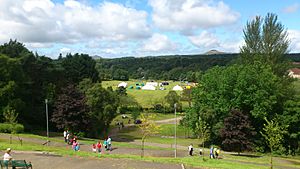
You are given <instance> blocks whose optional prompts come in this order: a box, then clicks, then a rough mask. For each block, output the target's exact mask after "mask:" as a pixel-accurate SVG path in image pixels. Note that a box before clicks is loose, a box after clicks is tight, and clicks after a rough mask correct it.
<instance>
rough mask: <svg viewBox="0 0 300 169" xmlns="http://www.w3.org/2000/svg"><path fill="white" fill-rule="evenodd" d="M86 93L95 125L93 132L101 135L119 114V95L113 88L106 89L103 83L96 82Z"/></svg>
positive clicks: (94, 134)
mask: <svg viewBox="0 0 300 169" xmlns="http://www.w3.org/2000/svg"><path fill="white" fill-rule="evenodd" d="M85 94H86V97H87V104H88V105H89V107H90V118H91V120H92V125H93V126H92V131H91V134H92V136H99V135H100V134H102V133H103V132H107V130H108V127H109V125H110V123H111V121H112V120H113V119H114V118H115V117H116V115H117V108H118V96H117V94H116V93H115V92H113V91H112V90H109V89H104V88H103V87H102V86H101V83H95V84H94V85H93V86H92V87H91V88H89V89H88V90H87V91H86V93H85Z"/></svg>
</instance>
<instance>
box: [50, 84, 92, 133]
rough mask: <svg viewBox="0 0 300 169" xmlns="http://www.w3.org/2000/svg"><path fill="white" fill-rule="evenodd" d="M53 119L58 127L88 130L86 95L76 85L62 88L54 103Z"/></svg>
mask: <svg viewBox="0 0 300 169" xmlns="http://www.w3.org/2000/svg"><path fill="white" fill-rule="evenodd" d="M51 121H52V122H53V123H55V125H56V127H57V128H58V129H65V128H68V129H70V130H71V131H73V132H80V131H86V130H87V129H88V125H89V122H90V121H89V116H88V107H87V105H86V99H85V97H84V95H83V94H82V93H81V92H79V91H78V90H77V89H76V87H75V86H74V85H69V86H66V87H65V88H63V89H62V92H61V94H59V95H58V98H57V100H56V101H55V103H54V112H53V114H52V117H51Z"/></svg>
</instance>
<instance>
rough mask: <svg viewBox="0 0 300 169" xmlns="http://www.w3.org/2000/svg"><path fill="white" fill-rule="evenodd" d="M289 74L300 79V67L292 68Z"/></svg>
mask: <svg viewBox="0 0 300 169" xmlns="http://www.w3.org/2000/svg"><path fill="white" fill-rule="evenodd" d="M289 76H290V77H292V78H297V79H300V69H299V68H293V69H290V70H289Z"/></svg>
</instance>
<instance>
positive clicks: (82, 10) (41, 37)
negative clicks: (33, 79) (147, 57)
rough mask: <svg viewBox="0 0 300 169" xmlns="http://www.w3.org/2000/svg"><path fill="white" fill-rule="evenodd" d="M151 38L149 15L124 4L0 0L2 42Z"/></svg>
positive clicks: (60, 41) (70, 0)
mask: <svg viewBox="0 0 300 169" xmlns="http://www.w3.org/2000/svg"><path fill="white" fill-rule="evenodd" d="M150 35H151V32H150V28H149V25H148V23H147V13H146V12H145V11H139V10H136V9H133V8H128V7H125V6H124V5H121V4H116V3H110V2H103V3H100V4H98V5H96V6H88V5H86V4H84V3H81V2H79V1H74V0H66V1H64V3H63V4H59V3H53V2H52V1H51V0H14V1H11V0H1V1H0V39H1V40H2V41H4V42H5V41H8V39H10V38H11V39H18V40H20V41H22V42H28V43H45V42H46V43H49V42H55V43H75V42H84V41H87V40H90V39H105V40H130V39H144V38H147V37H149V36H150ZM1 40H0V41H1ZM2 41H1V42H2Z"/></svg>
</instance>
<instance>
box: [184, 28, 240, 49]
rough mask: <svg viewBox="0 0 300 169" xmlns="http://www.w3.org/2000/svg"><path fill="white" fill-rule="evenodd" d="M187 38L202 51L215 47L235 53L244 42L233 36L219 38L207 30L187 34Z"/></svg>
mask: <svg viewBox="0 0 300 169" xmlns="http://www.w3.org/2000/svg"><path fill="white" fill-rule="evenodd" d="M232 38H233V37H232ZM188 39H189V40H190V42H191V43H192V44H193V45H194V46H196V47H198V48H200V49H202V51H203V52H205V51H208V50H212V49H217V50H220V51H222V52H229V53H237V52H239V50H240V47H241V46H242V44H243V43H244V41H243V40H241V39H235V38H233V39H225V40H221V39H220V38H219V37H217V36H216V35H215V34H214V33H212V32H208V31H202V32H201V34H200V35H195V36H188Z"/></svg>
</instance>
